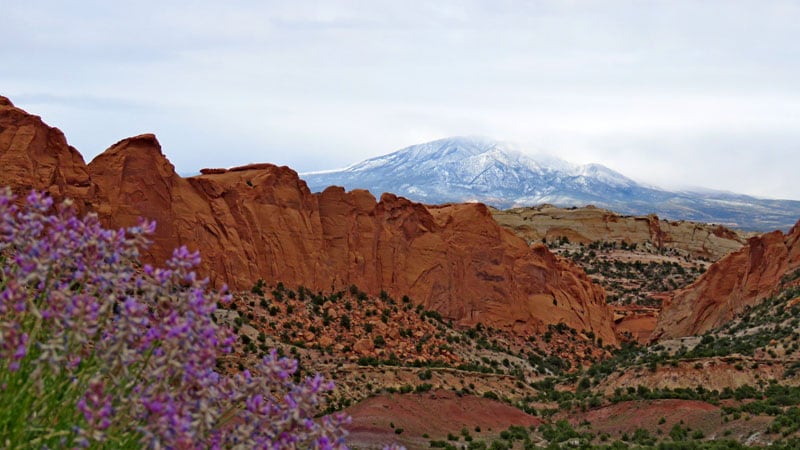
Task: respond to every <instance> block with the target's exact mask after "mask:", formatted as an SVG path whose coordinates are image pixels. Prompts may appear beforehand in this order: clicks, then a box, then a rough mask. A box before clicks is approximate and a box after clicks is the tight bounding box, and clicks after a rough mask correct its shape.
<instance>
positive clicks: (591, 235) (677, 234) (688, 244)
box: [492, 205, 752, 261]
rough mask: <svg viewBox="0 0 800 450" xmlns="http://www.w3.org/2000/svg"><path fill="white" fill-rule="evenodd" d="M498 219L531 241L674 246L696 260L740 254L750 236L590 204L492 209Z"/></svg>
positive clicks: (724, 229)
mask: <svg viewBox="0 0 800 450" xmlns="http://www.w3.org/2000/svg"><path fill="white" fill-rule="evenodd" d="M492 214H493V215H494V218H495V220H497V222H498V223H500V224H501V225H503V226H505V227H507V228H510V229H512V230H514V231H515V232H516V233H517V234H518V235H520V236H522V237H523V238H525V239H527V240H528V241H530V242H533V241H540V240H542V239H547V240H548V241H553V240H556V239H558V238H560V237H567V238H568V239H569V240H570V241H571V242H579V243H584V244H588V243H590V242H594V241H610V242H623V241H624V242H627V243H628V244H639V245H641V244H644V243H646V242H650V243H652V244H653V245H654V246H656V247H658V248H666V249H669V248H674V249H678V250H682V251H685V252H688V253H690V254H691V255H692V256H695V257H702V258H707V259H709V260H712V261H716V260H718V259H720V258H722V257H723V256H725V255H727V254H728V253H730V252H732V251H735V250H738V249H740V248H741V247H742V245H744V243H745V241H746V239H747V237H748V236H750V235H752V233H751V234H745V233H742V232H738V231H734V230H731V229H729V228H725V227H723V226H721V225H708V224H704V223H695V222H686V221H678V222H675V221H669V220H660V219H659V218H658V217H656V216H654V215H650V216H638V217H636V216H620V215H618V214H616V213H613V212H611V211H608V210H605V209H600V208H595V207H592V206H587V207H584V208H572V209H565V208H557V207H555V206H550V205H543V206H538V207H533V208H514V209H509V210H503V211H499V210H494V211H492Z"/></svg>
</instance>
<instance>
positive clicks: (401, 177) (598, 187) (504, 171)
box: [300, 137, 800, 231]
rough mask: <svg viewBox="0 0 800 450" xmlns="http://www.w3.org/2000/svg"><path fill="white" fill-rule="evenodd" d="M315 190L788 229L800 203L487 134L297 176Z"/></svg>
mask: <svg viewBox="0 0 800 450" xmlns="http://www.w3.org/2000/svg"><path fill="white" fill-rule="evenodd" d="M300 176H301V177H302V178H303V179H304V180H305V181H306V182H307V183H308V186H309V188H310V189H311V190H312V191H322V190H324V189H325V188H326V187H328V186H331V185H337V186H343V187H345V188H346V189H368V190H369V191H371V192H372V193H373V194H375V195H380V194H381V193H383V192H392V193H395V194H398V195H402V196H404V197H408V198H409V199H411V200H414V201H419V202H424V203H429V204H435V203H449V202H470V201H479V202H483V203H486V204H488V205H491V206H494V207H496V208H511V207H518V206H533V205H540V204H545V203H547V204H552V205H555V206H559V207H571V206H585V205H595V206H598V207H602V208H607V209H611V210H613V211H616V212H619V213H622V214H631V215H646V214H652V213H655V214H658V215H659V216H661V217H662V218H666V219H671V220H681V219H683V220H693V221H698V222H707V223H718V224H722V225H726V226H730V227H736V228H742V229H745V230H755V231H769V230H774V229H782V230H788V229H789V228H791V227H792V225H794V223H795V222H796V221H797V219H798V218H800V201H794V200H769V199H760V198H755V197H751V196H747V195H740V194H734V193H727V192H717V191H708V190H703V191H700V190H698V191H668V190H665V189H660V188H657V187H652V186H646V185H643V184H640V183H637V182H636V181H634V180H632V179H630V178H628V177H626V176H624V175H623V174H621V173H619V172H616V171H614V170H612V169H609V168H608V167H605V166H603V165H600V164H586V165H576V164H571V163H569V162H567V161H564V160H562V159H559V158H555V157H552V156H530V155H528V154H526V153H523V152H522V151H520V150H518V149H516V148H514V147H513V146H510V145H508V144H503V143H500V142H497V141H493V140H490V139H486V138H473V137H452V138H445V139H440V140H436V141H432V142H427V143H424V144H418V145H413V146H411V147H407V148H404V149H401V150H398V151H396V152H393V153H390V154H387V155H383V156H379V157H376V158H371V159H367V160H365V161H362V162H360V163H357V164H354V165H352V166H350V167H347V168H344V169H340V170H330V171H324V172H309V173H304V174H300Z"/></svg>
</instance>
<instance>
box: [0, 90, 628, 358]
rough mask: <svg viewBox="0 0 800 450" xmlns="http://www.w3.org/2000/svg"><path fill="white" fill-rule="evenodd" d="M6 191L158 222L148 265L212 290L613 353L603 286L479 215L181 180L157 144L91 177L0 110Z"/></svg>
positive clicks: (71, 153) (257, 176)
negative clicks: (382, 310) (183, 249)
mask: <svg viewBox="0 0 800 450" xmlns="http://www.w3.org/2000/svg"><path fill="white" fill-rule="evenodd" d="M0 161H2V162H3V164H4V170H3V172H2V175H0V183H2V184H7V185H11V186H12V187H13V188H14V189H15V190H16V191H18V192H24V191H27V190H29V189H30V188H37V189H47V190H48V191H49V192H50V193H51V194H52V195H53V196H54V197H58V198H63V197H72V198H74V199H76V200H78V201H79V204H80V205H82V208H86V209H90V210H93V211H96V212H97V213H98V214H99V215H100V217H101V218H102V219H103V220H104V221H105V222H106V223H107V224H108V225H109V226H114V227H119V226H129V225H132V224H135V223H136V222H137V220H138V218H139V217H146V218H149V219H154V220H156V222H157V224H158V226H157V230H156V234H155V237H154V245H153V246H152V247H151V248H150V249H149V251H148V253H147V254H146V255H145V258H146V259H148V260H152V261H155V262H159V261H163V260H164V259H166V258H167V257H168V256H169V255H170V254H171V252H172V249H173V248H174V247H176V246H179V245H186V246H188V247H189V248H190V249H193V250H194V249H197V250H200V251H201V254H202V256H203V263H202V266H201V273H202V274H203V275H205V276H209V277H210V278H211V281H212V282H213V284H214V285H216V286H220V285H222V284H224V283H227V284H228V285H229V286H231V287H232V288H234V289H249V288H250V287H251V286H252V285H253V283H254V282H255V281H256V280H258V279H259V278H263V279H264V280H266V281H267V282H270V283H275V282H278V281H282V282H284V283H286V284H287V285H289V286H295V285H304V286H306V287H308V288H311V289H314V290H330V289H343V288H346V287H347V286H350V285H351V284H355V285H357V286H359V287H360V288H361V289H362V290H364V291H366V292H368V293H371V294H377V293H379V292H380V291H381V290H385V291H387V292H388V293H389V294H391V295H393V296H395V297H400V296H403V295H409V296H410V297H411V298H412V299H414V301H415V302H418V303H422V304H424V305H425V306H426V307H428V308H431V309H434V310H437V311H439V312H440V313H441V314H442V315H443V316H445V317H446V318H450V319H453V320H455V321H456V322H457V323H459V324H462V325H474V324H477V323H478V322H481V323H483V324H484V325H487V326H494V327H497V328H504V329H508V330H512V331H518V332H532V331H536V330H540V329H541V328H542V327H544V326H546V325H547V324H553V323H558V322H564V323H566V324H567V325H569V326H571V327H573V328H576V329H578V330H587V331H588V330H591V331H593V332H594V333H595V335H596V336H598V337H601V338H602V339H603V340H604V341H605V342H606V343H614V342H616V339H615V336H614V331H613V317H612V313H611V311H610V309H609V308H608V306H607V305H606V303H605V294H604V292H603V290H602V288H600V287H598V286H596V285H594V284H592V283H591V282H590V280H589V279H588V278H587V277H586V275H585V273H584V272H583V271H582V270H580V269H579V268H577V267H576V266H574V265H573V264H571V263H570V262H567V261H564V260H562V259H559V258H557V257H556V256H554V255H553V254H552V253H550V252H549V251H548V250H547V249H546V248H544V247H542V246H538V247H535V248H533V249H531V248H529V247H528V245H527V244H526V243H525V242H524V241H523V240H522V239H520V238H518V237H516V236H514V235H513V234H512V233H511V232H510V231H507V230H505V229H503V228H501V227H500V226H498V225H497V224H496V223H495V222H494V220H493V219H492V216H491V214H490V213H489V211H488V209H487V208H486V207H485V206H484V205H481V204H463V205H462V204H458V205H444V206H425V205H422V204H418V203H413V202H410V201H408V200H406V199H404V198H399V197H396V196H394V195H391V194H384V195H383V196H382V198H381V200H380V201H379V202H378V201H376V199H375V198H374V197H373V196H372V195H371V194H370V193H369V192H367V191H360V190H356V191H353V192H345V191H344V190H343V189H342V188H338V187H331V188H328V189H327V190H325V191H324V192H322V193H320V194H311V192H310V191H309V189H308V187H307V186H306V184H305V182H304V181H302V180H301V179H299V178H298V176H297V173H295V172H294V171H293V170H291V169H289V168H287V167H277V166H274V165H271V164H254V165H249V166H243V167H238V168H233V169H230V170H220V169H214V170H207V171H203V173H202V174H201V175H199V176H196V177H192V178H181V177H180V176H178V175H177V173H176V172H175V169H174V167H173V166H172V164H171V163H170V162H169V161H168V160H167V159H166V157H165V156H164V155H163V154H162V152H161V147H160V145H159V143H158V141H157V140H156V138H155V136H153V135H150V134H144V135H140V136H136V137H132V138H128V139H124V140H122V141H120V142H118V143H117V144H114V145H113V146H112V147H111V148H109V149H108V150H106V151H105V152H104V153H103V154H101V155H99V156H98V157H97V158H95V159H94V160H93V161H92V162H91V163H90V164H89V165H88V166H86V165H85V164H84V162H83V159H82V158H81V156H80V154H78V153H77V151H76V150H75V149H73V148H71V147H69V146H68V145H67V143H66V140H65V139H64V136H63V134H62V133H61V132H60V131H58V130H57V129H55V128H50V127H48V126H47V125H45V124H44V123H43V122H42V121H41V120H40V119H39V118H38V117H36V116H31V115H29V114H27V113H25V112H24V111H22V110H20V109H17V108H14V107H13V106H11V105H10V102H8V101H7V100H6V99H2V100H0Z"/></svg>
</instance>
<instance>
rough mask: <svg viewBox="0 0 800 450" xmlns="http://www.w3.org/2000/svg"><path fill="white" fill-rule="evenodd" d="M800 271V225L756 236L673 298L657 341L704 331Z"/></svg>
mask: <svg viewBox="0 0 800 450" xmlns="http://www.w3.org/2000/svg"><path fill="white" fill-rule="evenodd" d="M798 271H800V223H798V224H797V225H795V226H794V228H792V230H791V231H790V232H789V233H787V234H784V233H782V232H780V231H774V232H772V233H767V234H764V235H761V236H757V237H753V238H751V239H750V240H749V241H748V242H747V245H746V246H744V247H743V248H742V249H740V250H739V251H737V252H735V253H732V254H730V255H728V256H727V257H725V258H723V259H721V260H720V261H718V262H716V263H715V264H713V265H711V266H710V267H709V269H708V271H707V272H706V273H705V274H704V275H703V276H701V277H700V278H699V279H698V280H697V281H696V282H695V283H693V284H692V285H690V286H688V287H686V288H685V289H682V290H679V291H678V292H676V293H675V294H674V296H673V298H671V299H668V300H667V301H666V302H665V303H664V306H663V309H662V311H661V315H660V316H659V320H658V325H657V326H656V330H655V331H654V333H653V339H654V340H656V339H665V338H673V337H680V336H689V335H695V334H701V333H704V332H706V331H708V330H711V329H713V328H717V327H720V326H722V325H724V324H725V323H726V322H729V321H730V320H731V319H733V318H734V316H736V315H737V314H739V313H741V312H743V311H744V310H745V309H746V308H750V307H753V306H755V305H756V304H758V303H759V302H760V301H761V300H763V299H765V298H767V297H769V296H771V295H773V294H775V291H776V289H777V288H778V287H779V286H780V284H781V282H782V281H785V280H786V279H788V278H796V277H797V275H798Z"/></svg>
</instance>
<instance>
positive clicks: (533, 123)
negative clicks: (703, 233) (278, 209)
mask: <svg viewBox="0 0 800 450" xmlns="http://www.w3.org/2000/svg"><path fill="white" fill-rule="evenodd" d="M4 16H5V19H4V26H3V27H0V60H2V61H3V71H0V86H3V89H4V92H3V93H4V94H5V95H8V96H10V97H11V98H12V100H13V101H15V103H17V104H19V105H20V106H22V107H26V108H28V109H29V110H30V111H31V112H34V113H36V114H40V115H42V116H43V117H44V118H45V120H47V121H48V122H51V123H54V124H56V125H58V126H59V127H61V128H62V129H63V130H64V131H65V133H66V134H67V136H68V138H69V139H70V141H71V142H72V143H73V144H75V145H76V146H77V147H78V148H79V149H80V150H82V151H83V152H85V153H86V152H88V153H90V154H94V153H96V152H98V151H101V150H102V149H103V148H105V147H106V146H107V145H109V144H111V143H113V142H115V141H116V140H118V139H120V138H122V137H124V136H127V135H131V134H137V133H141V132H145V131H155V132H157V133H158V134H159V137H160V139H161V141H162V144H164V147H165V152H166V153H167V155H168V156H170V158H171V159H172V160H173V162H174V163H175V164H176V166H178V168H179V170H182V171H184V172H186V171H191V170H196V169H198V168H200V167H202V166H221V165H229V166H230V165H237V164H241V163H245V162H251V161H271V162H276V163H279V164H288V165H291V166H293V167H295V168H296V169H298V170H316V169H325V168H332V167H341V166H345V165H348V164H350V163H352V162H355V161H357V160H360V159H364V158H367V157H370V156H375V155H377V154H380V153H387V152H389V151H392V150H396V149H397V148H400V147H402V146H405V145H411V144H414V143H418V142H420V141H422V140H427V139H435V138H439V137H443V136H447V135H457V134H458V135H463V134H481V135H488V136H493V137H496V138H498V139H502V140H509V141H516V142H519V143H521V144H525V145H526V146H528V147H530V148H535V149H536V150H548V151H551V152H554V153H558V154H560V155H561V156H563V157H565V158H567V159H573V160H578V161H579V162H589V161H596V162H601V163H606V164H608V165H610V166H612V167H614V168H616V169H620V170H622V171H623V172H625V173H626V174H627V175H629V176H633V177H635V178H636V177H637V174H640V175H641V176H642V177H648V178H650V177H652V178H653V180H654V181H658V182H659V183H666V182H672V184H706V185H709V187H715V188H723V189H725V188H730V189H733V190H736V189H747V191H746V192H751V193H757V194H759V195H766V196H780V197H793V198H800V191H798V188H797V187H794V186H792V185H791V183H790V182H789V181H783V180H791V179H793V174H791V171H790V170H789V168H790V167H792V166H794V167H796V166H797V165H798V163H800V152H795V151H794V150H796V149H797V148H796V144H797V142H798V139H797V138H798V134H800V132H798V131H797V130H796V120H795V119H796V117H798V116H800V115H799V114H798V113H800V111H798V109H800V106H798V105H800V102H798V100H800V85H798V83H797V79H798V78H799V77H800V58H798V57H797V56H798V54H800V29H798V27H797V26H796V24H797V23H798V20H800V5H798V4H797V3H796V2H793V1H781V0H778V1H774V2H766V3H765V2H756V1H741V0H725V1H723V0H712V1H705V2H695V1H688V0H687V1H680V0H677V1H655V2H639V1H633V0H608V1H598V2H584V1H563V0H552V1H541V0H540V1H512V0H496V1H481V0H464V1H443V2H421V1H420V2H416V1H410V2H396V1H386V0H375V1H371V2H357V1H343V0H341V1H333V2H331V1H308V0H303V1H297V2H280V1H255V0H250V1H248V0H237V1H231V2H217V1H211V0H203V1H198V2H192V3H191V5H189V4H187V3H185V2H177V1H159V2H156V1H154V0H145V1H140V2H132V3H125V4H116V3H109V2H101V1H88V2H87V1H81V2H77V1H55V0H50V1H38V0H32V1H26V2H11V3H10V4H9V5H5V6H4ZM113 134H116V135H113ZM731 154H735V155H737V156H736V157H730V155H731ZM592 158H594V159H592ZM687 160H689V161H693V164H691V168H690V170H689V169H687V168H686V167H687ZM718 161H726V163H725V164H719V163H718ZM682 167H683V168H682ZM756 170H757V171H758V173H757V175H754V177H756V178H758V177H760V178H761V179H765V178H768V179H769V180H770V181H769V182H766V181H765V182H761V183H759V182H757V181H747V180H749V179H750V178H748V177H749V176H750V175H748V171H749V172H755V171H756ZM767 173H768V174H770V175H769V176H768V177H766V176H765V175H764V174H767ZM663 174H667V175H666V176H661V175H663ZM731 175H734V176H735V179H733V181H732V179H731Z"/></svg>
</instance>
